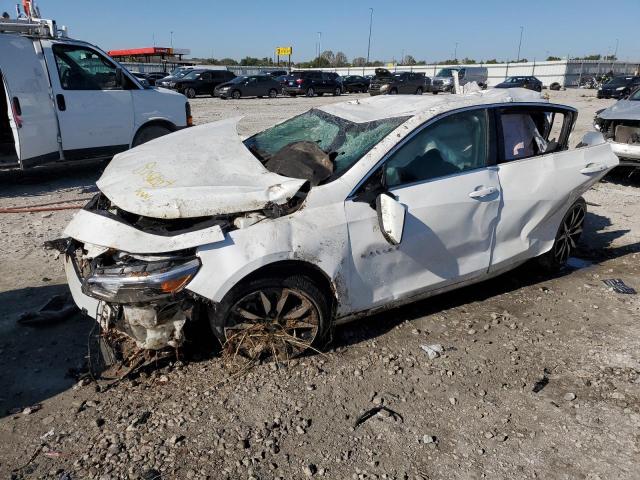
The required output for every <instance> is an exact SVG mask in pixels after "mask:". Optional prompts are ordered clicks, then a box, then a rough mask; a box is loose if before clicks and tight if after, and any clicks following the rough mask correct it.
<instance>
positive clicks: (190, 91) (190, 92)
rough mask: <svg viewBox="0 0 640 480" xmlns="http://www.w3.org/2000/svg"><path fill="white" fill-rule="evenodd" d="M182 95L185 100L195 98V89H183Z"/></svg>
mask: <svg viewBox="0 0 640 480" xmlns="http://www.w3.org/2000/svg"><path fill="white" fill-rule="evenodd" d="M184 94H185V96H186V97H187V98H195V96H196V89H195V88H191V87H189V88H185V90H184Z"/></svg>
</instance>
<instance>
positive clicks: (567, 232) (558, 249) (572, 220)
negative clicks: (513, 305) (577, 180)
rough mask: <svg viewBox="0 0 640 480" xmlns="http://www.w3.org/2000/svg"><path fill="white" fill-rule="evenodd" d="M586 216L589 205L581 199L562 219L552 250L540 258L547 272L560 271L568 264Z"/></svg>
mask: <svg viewBox="0 0 640 480" xmlns="http://www.w3.org/2000/svg"><path fill="white" fill-rule="evenodd" d="M586 215H587V203H586V202H585V201H584V198H579V199H578V200H577V201H576V202H575V203H574V204H573V205H571V208H570V209H569V210H568V211H567V213H565V215H564V217H563V218H562V222H560V227H558V232H557V233H556V238H555V240H554V242H553V246H552V247H551V250H549V251H548V252H546V253H544V254H543V255H541V256H539V257H538V263H539V264H540V265H541V266H542V267H543V268H544V269H545V270H548V271H551V272H553V271H558V270H560V269H561V268H563V267H564V266H565V265H566V264H567V261H568V260H569V257H571V254H572V253H573V252H575V249H576V246H577V244H578V241H579V240H580V236H581V235H582V230H583V228H584V219H585V217H586Z"/></svg>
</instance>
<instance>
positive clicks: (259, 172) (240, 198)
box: [96, 117, 306, 218]
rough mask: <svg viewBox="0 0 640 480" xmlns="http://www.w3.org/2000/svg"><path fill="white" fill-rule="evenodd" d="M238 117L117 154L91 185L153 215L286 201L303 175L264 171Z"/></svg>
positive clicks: (172, 215) (235, 209)
mask: <svg viewBox="0 0 640 480" xmlns="http://www.w3.org/2000/svg"><path fill="white" fill-rule="evenodd" d="M239 120H240V117H235V118H230V119H227V120H221V121H219V122H215V123H209V124H205V125H200V126H197V127H192V128H188V129H185V130H181V131H179V132H176V133H172V134H171V135H167V136H164V137H160V138H158V139H156V140H152V141H151V142H148V143H145V144H143V145H140V146H139V147H136V148H134V149H132V150H129V151H127V152H124V153H121V154H119V155H116V156H115V157H114V158H113V160H111V163H110V164H109V166H108V167H107V168H106V169H105V171H104V173H103V175H102V177H100V179H99V180H98V181H97V182H96V184H97V185H98V188H100V190H101V191H102V192H103V193H104V194H105V195H106V196H107V198H109V200H111V202H112V203H113V204H115V205H116V206H118V207H120V208H121V209H123V210H126V211H128V212H131V213H135V214H138V215H143V216H146V217H153V218H189V217H203V216H210V215H220V214H229V213H241V212H248V211H253V210H260V209H262V208H265V207H267V206H268V205H269V204H278V205H282V204H285V203H287V202H288V201H289V200H290V199H291V198H292V197H293V196H294V195H295V194H296V192H297V191H298V190H299V189H300V187H302V186H303V185H304V184H305V183H306V180H302V179H294V178H288V177H283V176H281V175H277V174H275V173H272V172H269V171H268V170H267V169H266V168H265V167H264V166H263V165H262V163H261V162H260V161H259V160H258V159H257V158H256V157H254V156H253V154H252V153H251V152H250V151H249V150H248V149H247V148H246V147H245V146H244V144H243V143H242V139H241V138H240V136H239V135H238V133H237V131H236V125H237V123H238V121H239Z"/></svg>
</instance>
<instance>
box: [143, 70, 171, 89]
mask: <svg viewBox="0 0 640 480" xmlns="http://www.w3.org/2000/svg"><path fill="white" fill-rule="evenodd" d="M144 75H145V77H146V79H147V81H148V82H149V85H151V86H155V84H156V82H157V81H158V80H162V79H163V78H165V77H166V76H167V74H166V73H165V72H149V73H145V74H144Z"/></svg>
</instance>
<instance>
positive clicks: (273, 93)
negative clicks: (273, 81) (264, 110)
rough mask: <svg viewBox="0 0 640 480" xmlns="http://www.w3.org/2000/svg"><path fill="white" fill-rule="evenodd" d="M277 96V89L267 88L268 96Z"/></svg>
mask: <svg viewBox="0 0 640 480" xmlns="http://www.w3.org/2000/svg"><path fill="white" fill-rule="evenodd" d="M277 96H278V90H276V89H275V88H272V89H271V90H269V98H276V97H277Z"/></svg>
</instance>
